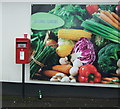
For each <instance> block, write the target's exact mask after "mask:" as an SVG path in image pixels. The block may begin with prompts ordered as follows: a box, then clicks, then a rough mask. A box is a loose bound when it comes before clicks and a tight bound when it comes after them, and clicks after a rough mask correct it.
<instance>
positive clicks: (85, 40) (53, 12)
mask: <svg viewBox="0 0 120 109" xmlns="http://www.w3.org/2000/svg"><path fill="white" fill-rule="evenodd" d="M37 7H40V8H37ZM44 7H47V8H44ZM119 8H120V6H119V5H89V4H88V5H79V4H74V5H73V4H56V5H40V4H39V5H36V4H35V5H32V14H31V22H32V23H31V46H32V54H31V62H30V79H31V80H41V81H50V82H63V83H64V82H66V83H68V82H69V83H95V84H120V15H119V14H118V13H119V10H120V9H119Z"/></svg>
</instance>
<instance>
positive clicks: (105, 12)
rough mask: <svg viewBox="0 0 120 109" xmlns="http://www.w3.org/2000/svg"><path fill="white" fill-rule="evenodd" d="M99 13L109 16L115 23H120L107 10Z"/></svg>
mask: <svg viewBox="0 0 120 109" xmlns="http://www.w3.org/2000/svg"><path fill="white" fill-rule="evenodd" d="M100 12H101V13H103V14H105V15H106V16H107V17H109V18H110V19H111V20H112V21H113V22H114V23H116V24H117V25H120V23H119V22H118V21H117V20H116V19H115V18H114V17H113V16H112V14H111V13H110V12H109V11H103V10H101V11H100Z"/></svg>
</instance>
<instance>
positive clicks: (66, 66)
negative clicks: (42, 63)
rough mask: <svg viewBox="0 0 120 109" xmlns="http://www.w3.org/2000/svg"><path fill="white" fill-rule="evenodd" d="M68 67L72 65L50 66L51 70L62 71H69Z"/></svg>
mask: <svg viewBox="0 0 120 109" xmlns="http://www.w3.org/2000/svg"><path fill="white" fill-rule="evenodd" d="M70 68H72V65H64V64H63V65H55V66H53V67H52V69H53V70H56V71H59V72H62V73H69V70H70Z"/></svg>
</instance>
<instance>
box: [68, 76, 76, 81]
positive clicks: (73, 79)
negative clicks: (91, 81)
mask: <svg viewBox="0 0 120 109" xmlns="http://www.w3.org/2000/svg"><path fill="white" fill-rule="evenodd" d="M69 79H70V82H72V83H75V82H76V79H75V77H73V76H72V75H70V76H69Z"/></svg>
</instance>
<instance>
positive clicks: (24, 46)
mask: <svg viewBox="0 0 120 109" xmlns="http://www.w3.org/2000/svg"><path fill="white" fill-rule="evenodd" d="M17 47H18V48H26V47H27V43H23V42H22V43H18V44H17Z"/></svg>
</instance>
